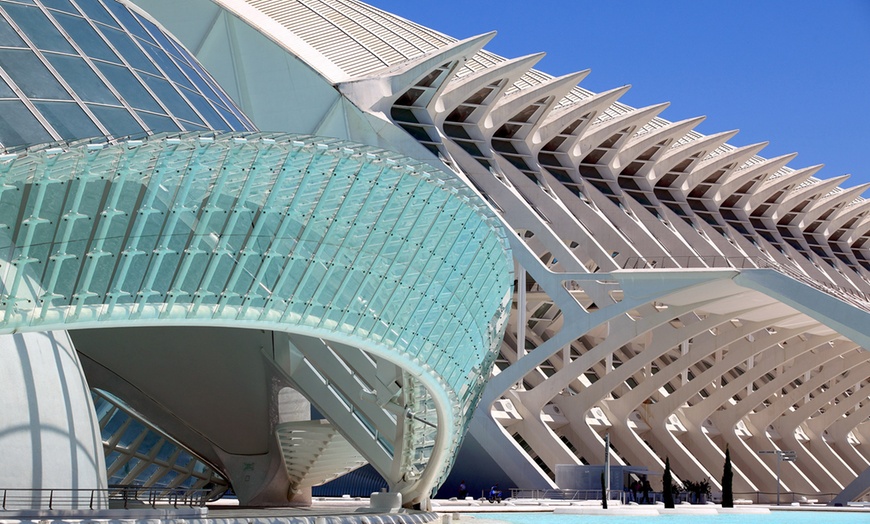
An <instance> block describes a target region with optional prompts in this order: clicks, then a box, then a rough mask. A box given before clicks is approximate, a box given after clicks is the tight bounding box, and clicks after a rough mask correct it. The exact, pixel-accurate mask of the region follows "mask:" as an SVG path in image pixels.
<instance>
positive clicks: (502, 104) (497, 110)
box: [484, 69, 590, 132]
mask: <svg viewBox="0 0 870 524" xmlns="http://www.w3.org/2000/svg"><path fill="white" fill-rule="evenodd" d="M589 73H590V70H589V69H586V70H584V71H578V72H576V73H570V74H567V75H563V76H560V77H556V78H551V79H550V80H547V81H546V82H544V83H541V84H538V85H536V86H534V87H530V88H528V89H521V90H519V91H514V92H513V93H511V94H510V95H507V96H505V97H502V99H501V100H499V101H498V102H496V103H495V104H494V105H493V106H492V110H491V111H490V113H489V115H488V116H487V118H486V121H485V123H484V126H485V128H486V129H487V130H492V131H493V132H494V131H495V130H497V129H498V128H499V127H500V126H501V125H502V124H504V123H505V122H507V121H508V120H510V119H511V118H513V117H514V116H516V114H517V113H519V112H520V111H522V110H523V109H525V108H526V107H528V106H530V105H532V104H534V103H535V101H537V100H539V99H541V98H543V97H552V100H550V101H549V102H547V104H546V107H545V108H544V111H543V112H541V113H540V115H541V117H539V118H538V121H537V122H535V127H537V126H539V125H540V124H541V122H542V121H543V118H542V117H543V116H545V115H546V114H547V113H548V112H549V108H550V107H552V106H553V105H555V104H556V103H557V102H558V101H560V100H561V99H562V98H563V97H564V96H565V95H566V94H568V92H569V91H571V90H572V89H574V87H576V86H577V84H578V83H580V81H581V80H583V79H584V78H586V76H587V75H588V74H589Z"/></svg>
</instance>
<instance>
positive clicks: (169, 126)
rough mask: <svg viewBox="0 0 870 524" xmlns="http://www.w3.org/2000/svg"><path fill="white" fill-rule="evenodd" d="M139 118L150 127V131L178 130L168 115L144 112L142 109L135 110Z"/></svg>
mask: <svg viewBox="0 0 870 524" xmlns="http://www.w3.org/2000/svg"><path fill="white" fill-rule="evenodd" d="M136 114H138V115H139V118H141V119H142V121H143V122H145V125H146V126H148V127H149V128H150V129H151V132H152V133H162V132H164V131H179V130H180V128H179V127H178V126H177V125H176V124H175V122H173V121H172V119H171V118H169V117H168V116H163V115H155V114H154V113H146V112H144V111H136Z"/></svg>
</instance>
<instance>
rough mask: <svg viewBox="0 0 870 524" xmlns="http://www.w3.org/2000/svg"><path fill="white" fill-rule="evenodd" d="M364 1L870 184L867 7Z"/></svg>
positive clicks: (858, 0) (805, 1) (855, 3)
mask: <svg viewBox="0 0 870 524" xmlns="http://www.w3.org/2000/svg"><path fill="white" fill-rule="evenodd" d="M367 1H369V2H370V3H371V4H373V5H375V6H377V7H379V8H381V9H385V10H387V11H391V12H393V13H396V14H398V15H400V16H403V17H405V18H408V19H410V20H413V21H415V22H417V23H419V24H421V25H424V26H427V27H431V28H433V29H436V30H438V31H441V32H443V33H446V34H448V35H450V36H453V37H456V38H466V37H469V36H473V35H476V34H481V33H485V32H487V31H491V30H496V31H498V35H497V36H496V37H495V39H493V40H492V41H491V42H490V43H489V44H488V45H487V46H486V48H487V49H488V50H490V51H492V52H494V53H497V54H499V55H501V56H505V57H508V58H514V57H517V56H522V55H526V54H530V53H536V52H540V51H544V52H546V53H547V56H546V57H545V58H544V59H543V60H542V61H541V62H539V63H538V66H537V68H538V69H540V70H542V71H545V72H547V73H549V74H551V75H554V76H558V75H562V74H566V73H570V72H573V71H579V70H583V69H587V68H588V69H591V70H592V73H591V74H590V75H589V76H587V77H586V79H585V80H583V82H582V83H581V85H582V86H583V87H585V88H587V89H590V90H592V91H595V92H600V91H604V90H607V89H610V88H613V87H617V86H621V85H624V84H631V85H632V86H633V87H632V89H631V90H629V92H628V93H627V94H626V95H625V96H623V98H622V99H621V101H622V102H625V103H626V104H628V105H631V106H634V107H643V106H647V105H651V104H656V103H659V102H665V101H667V102H670V103H671V106H670V107H669V108H667V109H666V110H665V111H664V113H662V115H661V116H662V117H663V118H666V119H668V120H671V121H677V120H682V119H684V118H691V117H695V116H700V115H706V116H707V120H706V121H704V122H703V123H702V124H701V125H700V126H698V127H697V128H696V129H697V130H698V131H700V132H702V133H705V134H712V133H717V132H719V131H726V130H731V129H740V133H739V134H738V135H737V136H736V137H734V138H733V139H732V140H731V143H732V144H733V145H735V146H743V145H747V144H752V143H756V142H765V141H766V142H770V145H768V146H767V147H766V148H765V149H764V150H762V152H761V153H760V154H761V155H762V156H764V157H768V158H769V157H774V156H778V155H782V154H786V153H792V152H797V153H798V157H797V158H796V159H794V160H793V161H792V162H791V163H790V164H789V166H790V167H792V168H795V169H798V168H802V167H806V166H810V165H815V164H825V168H824V169H823V170H821V171H820V172H819V173H818V174H817V175H816V176H818V177H820V178H831V177H835V176H839V175H842V174H851V175H852V177H851V178H850V179H849V180H848V181H846V183H845V184H844V185H845V186H846V187H850V186H853V185H857V184H860V183H864V182H870V162H868V158H867V157H868V153H870V0H827V1H810V0H776V1H773V0H770V1H767V0H733V1H704V0H698V1H688V0H668V1H659V2H657V1H652V0H650V1H641V0H625V1H607V0H598V1H595V2H592V1H586V0H559V1H557V0H538V1H529V0H524V1H521V0H429V1H420V0H367ZM867 194H868V193H865V196H866V195H867Z"/></svg>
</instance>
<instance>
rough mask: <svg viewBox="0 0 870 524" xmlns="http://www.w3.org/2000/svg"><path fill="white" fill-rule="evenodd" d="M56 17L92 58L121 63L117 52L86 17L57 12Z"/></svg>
mask: <svg viewBox="0 0 870 524" xmlns="http://www.w3.org/2000/svg"><path fill="white" fill-rule="evenodd" d="M54 18H55V19H56V20H57V21H58V23H60V25H61V26H63V28H64V30H65V31H66V32H67V33H69V35H70V37H71V38H72V39H73V40H74V41H75V43H76V44H77V45H78V46H79V47H80V48H81V49H82V51H84V53H85V55H87V56H89V57H91V58H98V59H100V60H108V61H109V62H115V63H116V64H118V63H121V61H120V60H118V57H117V56H115V53H113V52H112V50H111V49H109V46H108V45H107V44H106V42H105V41H104V40H103V39H102V38H100V35H99V34H97V32H96V31H95V30H94V28H93V27H91V24H89V23H88V22H87V21H85V19H84V18H79V17H78V16H70V15H65V14H63V13H55V15H54Z"/></svg>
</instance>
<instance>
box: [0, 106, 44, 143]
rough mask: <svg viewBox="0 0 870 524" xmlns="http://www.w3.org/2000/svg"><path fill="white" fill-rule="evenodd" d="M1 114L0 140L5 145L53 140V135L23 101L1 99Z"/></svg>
mask: <svg viewBox="0 0 870 524" xmlns="http://www.w3.org/2000/svg"><path fill="white" fill-rule="evenodd" d="M0 114H2V115H3V118H0V142H2V143H3V145H4V146H5V147H12V146H21V145H30V144H41V143H44V142H50V141H51V135H49V134H48V131H46V130H45V128H43V127H42V125H41V124H40V123H39V121H38V120H36V117H35V116H33V115H32V114H31V113H30V111H28V110H27V108H26V107H25V106H24V104H23V103H22V102H14V101H0Z"/></svg>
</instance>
